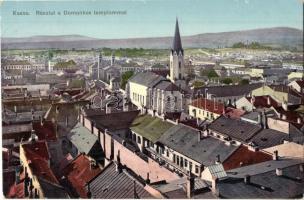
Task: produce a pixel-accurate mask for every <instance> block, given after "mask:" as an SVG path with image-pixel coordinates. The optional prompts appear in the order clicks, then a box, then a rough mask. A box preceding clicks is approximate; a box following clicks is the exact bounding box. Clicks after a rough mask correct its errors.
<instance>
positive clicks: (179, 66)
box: [178, 61, 182, 69]
mask: <svg viewBox="0 0 304 200" xmlns="http://www.w3.org/2000/svg"><path fill="white" fill-rule="evenodd" d="M181 66H182V63H181V62H180V61H179V62H178V68H179V69H180V68H181Z"/></svg>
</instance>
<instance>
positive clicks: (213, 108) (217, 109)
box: [191, 98, 225, 115]
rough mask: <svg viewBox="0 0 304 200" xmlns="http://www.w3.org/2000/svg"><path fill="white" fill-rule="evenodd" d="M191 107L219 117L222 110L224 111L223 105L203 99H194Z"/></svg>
mask: <svg viewBox="0 0 304 200" xmlns="http://www.w3.org/2000/svg"><path fill="white" fill-rule="evenodd" d="M191 105H192V106H194V107H197V108H200V109H203V110H207V111H209V112H212V113H216V114H219V115H221V114H222V113H223V110H224V109H225V106H224V104H223V103H219V102H217V101H213V100H209V99H205V98H199V99H195V100H193V102H192V104H191Z"/></svg>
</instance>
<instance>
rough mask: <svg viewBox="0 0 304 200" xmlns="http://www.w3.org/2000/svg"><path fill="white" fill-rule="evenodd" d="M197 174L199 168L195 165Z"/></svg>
mask: <svg viewBox="0 0 304 200" xmlns="http://www.w3.org/2000/svg"><path fill="white" fill-rule="evenodd" d="M195 173H196V174H198V166H197V165H195Z"/></svg>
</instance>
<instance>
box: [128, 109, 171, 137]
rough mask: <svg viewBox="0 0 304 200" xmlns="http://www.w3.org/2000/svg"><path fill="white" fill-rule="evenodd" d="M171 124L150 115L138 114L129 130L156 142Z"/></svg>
mask: <svg viewBox="0 0 304 200" xmlns="http://www.w3.org/2000/svg"><path fill="white" fill-rule="evenodd" d="M172 126H174V125H173V124H171V123H169V122H166V121H163V120H162V119H160V118H157V117H152V116H150V115H140V116H138V117H137V118H136V119H135V120H134V121H133V123H132V125H131V127H130V128H131V130H132V131H133V132H135V133H137V134H139V135H141V136H143V137H145V138H146V139H148V140H150V141H152V142H156V141H157V140H158V139H159V138H160V137H161V136H162V135H163V134H164V133H165V132H166V131H167V130H168V129H170V128H171V127H172Z"/></svg>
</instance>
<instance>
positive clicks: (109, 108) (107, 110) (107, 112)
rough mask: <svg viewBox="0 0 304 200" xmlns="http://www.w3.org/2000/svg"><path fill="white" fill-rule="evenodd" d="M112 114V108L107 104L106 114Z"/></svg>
mask: <svg viewBox="0 0 304 200" xmlns="http://www.w3.org/2000/svg"><path fill="white" fill-rule="evenodd" d="M110 113H111V107H110V106H109V103H107V104H106V114H110Z"/></svg>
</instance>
